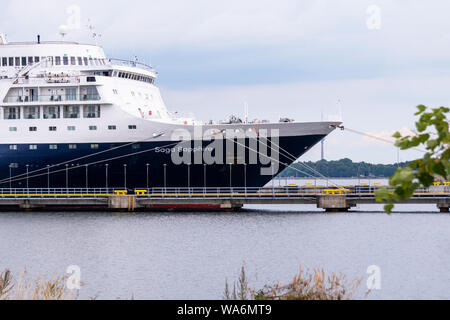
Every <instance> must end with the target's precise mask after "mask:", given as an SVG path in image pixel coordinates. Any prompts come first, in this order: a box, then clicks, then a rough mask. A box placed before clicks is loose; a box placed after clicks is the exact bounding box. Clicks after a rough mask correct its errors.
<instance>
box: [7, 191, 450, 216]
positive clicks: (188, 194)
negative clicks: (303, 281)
mask: <svg viewBox="0 0 450 320" xmlns="http://www.w3.org/2000/svg"><path fill="white" fill-rule="evenodd" d="M352 191H353V190H351V189H345V190H344V189H331V190H330V189H324V190H321V189H319V188H316V187H315V188H302V189H297V190H291V189H280V188H276V189H275V188H258V189H250V188H248V189H244V188H236V189H230V190H223V189H200V190H196V189H188V190H186V189H143V190H120V189H119V190H115V189H108V190H89V189H85V190H79V189H76V190H65V189H54V190H53V189H52V190H50V189H43V190H18V189H14V190H1V189H0V211H11V210H16V211H37V210H41V211H56V210H73V211H92V210H102V211H120V212H135V211H238V210H240V209H242V208H243V207H244V206H245V205H252V204H260V205H270V204H284V205H300V204H309V205H316V206H317V208H320V209H324V210H325V211H327V212H345V211H348V210H349V209H351V208H353V207H355V206H357V205H358V204H380V203H379V202H377V201H376V199H375V194H374V192H365V193H356V192H352ZM369 191H373V190H369ZM402 203H405V204H435V205H436V206H437V208H438V209H439V210H440V211H441V212H449V208H450V193H446V192H436V193H433V192H429V191H426V190H420V192H418V193H416V194H414V196H413V197H412V198H411V199H408V200H405V201H403V202H402Z"/></svg>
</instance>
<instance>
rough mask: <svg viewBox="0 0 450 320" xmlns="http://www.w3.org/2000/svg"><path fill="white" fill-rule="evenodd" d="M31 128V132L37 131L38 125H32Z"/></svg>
mask: <svg viewBox="0 0 450 320" xmlns="http://www.w3.org/2000/svg"><path fill="white" fill-rule="evenodd" d="M29 130H30V131H31V132H35V131H37V127H30V128H29Z"/></svg>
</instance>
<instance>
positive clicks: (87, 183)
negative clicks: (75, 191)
mask: <svg viewBox="0 0 450 320" xmlns="http://www.w3.org/2000/svg"><path fill="white" fill-rule="evenodd" d="M88 166H89V165H88V164H87V165H86V190H87V189H89V172H88Z"/></svg>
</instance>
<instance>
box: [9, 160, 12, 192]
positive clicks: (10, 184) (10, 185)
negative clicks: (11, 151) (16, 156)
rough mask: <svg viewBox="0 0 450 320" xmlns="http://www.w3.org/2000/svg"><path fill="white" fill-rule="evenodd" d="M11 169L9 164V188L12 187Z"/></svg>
mask: <svg viewBox="0 0 450 320" xmlns="http://www.w3.org/2000/svg"><path fill="white" fill-rule="evenodd" d="M11 170H12V168H11V165H9V189H11V187H12V183H11V179H12V176H11ZM10 191H11V190H10Z"/></svg>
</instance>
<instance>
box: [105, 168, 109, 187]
mask: <svg viewBox="0 0 450 320" xmlns="http://www.w3.org/2000/svg"><path fill="white" fill-rule="evenodd" d="M108 167H109V164H105V186H106V193H108Z"/></svg>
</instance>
